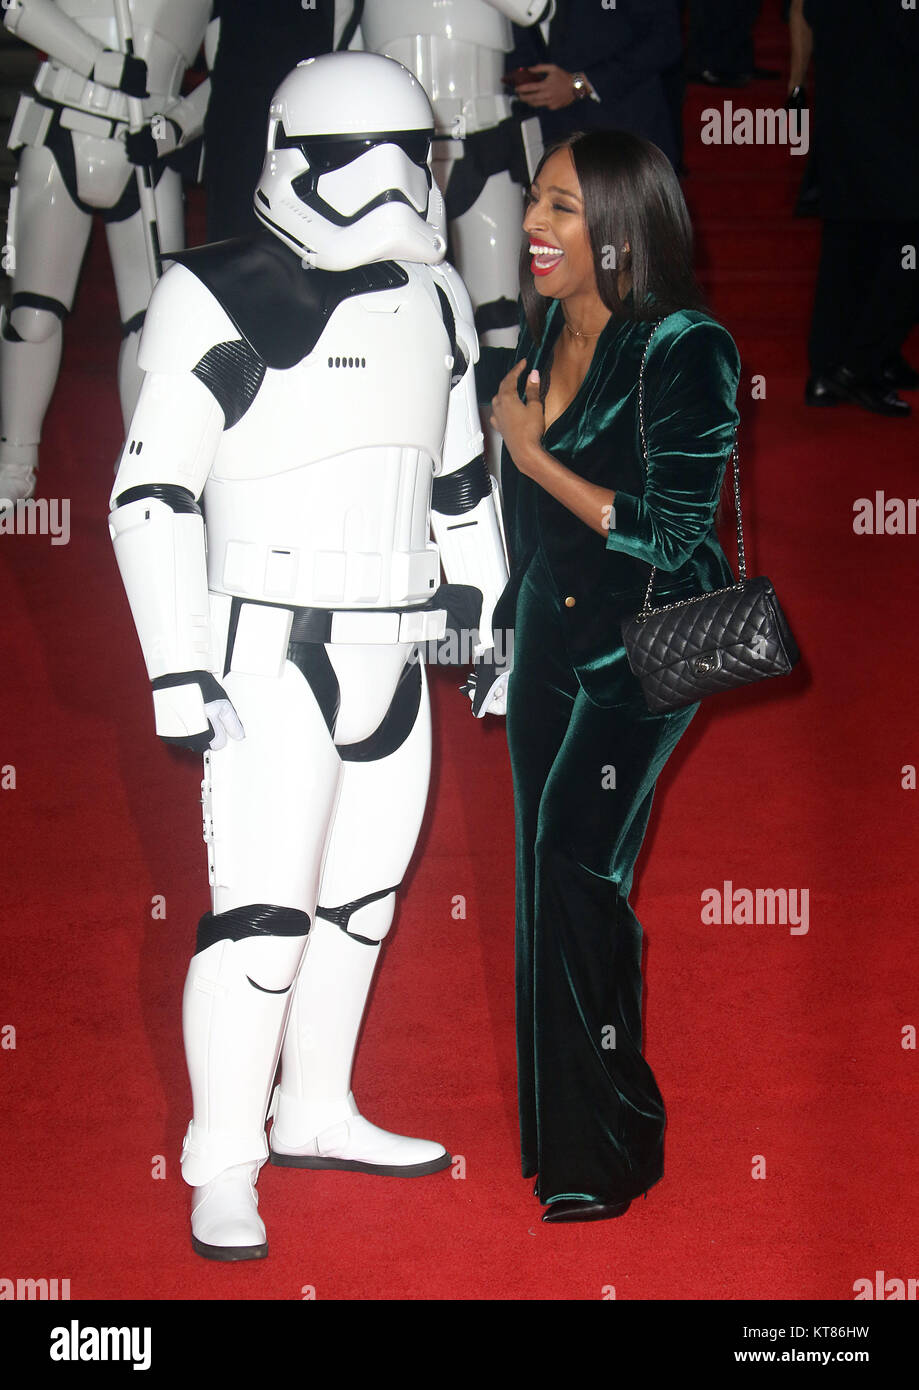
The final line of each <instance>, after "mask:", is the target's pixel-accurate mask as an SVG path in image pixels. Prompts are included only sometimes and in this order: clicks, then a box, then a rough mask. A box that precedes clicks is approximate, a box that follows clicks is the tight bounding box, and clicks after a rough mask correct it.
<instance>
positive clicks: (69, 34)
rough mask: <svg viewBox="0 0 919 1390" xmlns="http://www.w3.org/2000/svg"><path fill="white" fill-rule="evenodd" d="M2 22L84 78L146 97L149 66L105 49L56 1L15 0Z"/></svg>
mask: <svg viewBox="0 0 919 1390" xmlns="http://www.w3.org/2000/svg"><path fill="white" fill-rule="evenodd" d="M3 23H4V25H5V26H6V28H7V29H9V30H10V32H11V33H13V34H15V35H16V37H17V38H20V39H23V40H24V41H25V42H26V43H28V44H31V45H32V46H33V48H38V49H40V50H41V51H42V52H44V53H47V54H48V56H49V58H53V59H54V60H55V61H56V62H58V63H63V64H64V66H65V67H68V68H72V69H73V71H74V72H78V73H80V75H81V76H82V77H88V78H92V79H93V80H94V81H96V82H101V83H102V84H103V85H104V86H107V87H114V88H115V89H116V90H119V91H123V92H126V93H127V94H128V95H129V96H137V97H142V96H146V95H147V92H146V85H145V83H146V72H147V67H146V64H145V63H144V62H143V61H142V60H141V59H140V58H134V57H128V56H127V55H126V54H124V53H118V52H116V51H113V50H111V49H108V48H104V47H103V46H102V44H101V43H99V42H98V40H96V39H94V38H93V37H92V35H91V34H88V33H87V32H86V30H85V29H83V28H81V27H80V25H79V24H77V23H76V22H75V21H74V20H72V19H70V18H69V16H67V15H66V14H64V13H63V11H62V10H60V9H59V8H58V6H57V5H56V4H54V0H13V3H12V4H11V5H10V6H6V5H4V14H3Z"/></svg>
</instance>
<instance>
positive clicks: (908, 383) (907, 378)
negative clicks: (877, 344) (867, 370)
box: [881, 352, 919, 391]
mask: <svg viewBox="0 0 919 1390" xmlns="http://www.w3.org/2000/svg"><path fill="white" fill-rule="evenodd" d="M881 376H882V377H883V379H884V381H885V382H886V383H887V385H888V386H892V387H893V388H894V390H895V391H915V390H916V388H917V387H919V372H917V371H916V369H915V368H914V367H911V366H910V365H909V363H908V362H907V360H906V358H905V357H904V356H903V355H902V353H899V352H898V353H897V355H896V356H895V357H890V358H888V360H887V361H886V362H885V363H884V365H883V367H882V368H881Z"/></svg>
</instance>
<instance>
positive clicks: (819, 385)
mask: <svg viewBox="0 0 919 1390" xmlns="http://www.w3.org/2000/svg"><path fill="white" fill-rule="evenodd" d="M804 401H805V404H806V405H817V406H824V405H836V404H838V403H839V402H840V401H847V402H848V403H849V404H850V405H860V406H861V407H862V409H863V410H870V411H872V412H873V413H874V414H875V415H887V416H890V417H891V418H894V419H905V418H906V416H908V415H911V414H912V407H911V406H910V405H909V403H908V402H907V401H904V400H901V399H900V397H899V396H898V395H897V393H896V391H895V390H894V389H893V387H892V386H891V385H890V384H889V383H888V382H886V381H880V382H878V381H871V380H869V379H868V378H867V377H860V376H857V375H856V373H855V372H853V371H852V370H851V369H850V368H849V367H835V368H834V369H833V371H831V372H823V373H819V374H816V375H814V376H812V377H811V378H810V379H809V380H808V383H807V385H806V386H805V388H804Z"/></svg>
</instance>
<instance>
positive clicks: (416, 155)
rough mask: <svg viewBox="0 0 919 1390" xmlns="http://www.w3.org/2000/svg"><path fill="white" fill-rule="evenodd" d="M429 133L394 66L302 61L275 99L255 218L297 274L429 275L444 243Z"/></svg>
mask: <svg viewBox="0 0 919 1390" xmlns="http://www.w3.org/2000/svg"><path fill="white" fill-rule="evenodd" d="M433 132H434V117H433V114H432V112H431V106H430V103H429V101H428V99H427V96H426V95H425V91H424V88H423V87H422V86H421V84H420V82H418V80H417V78H415V77H414V76H413V75H412V73H410V72H409V71H408V69H407V68H404V67H403V66H402V64H401V63H397V62H396V61H395V60H394V59H392V58H383V57H381V56H380V55H379V54H376V53H363V52H356V53H352V52H346V53H326V54H323V55H322V56H321V57H318V58H309V59H307V60H306V62H303V63H299V64H298V65H297V67H296V68H295V69H294V71H293V72H291V73H288V75H287V77H285V79H284V81H283V82H282V83H281V85H280V87H279V88H278V90H277V91H276V92H275V94H274V98H273V100H272V103H271V111H270V120H269V125H268V152H267V154H266V156H265V164H264V167H263V169H262V175H261V178H260V179H259V182H258V186H257V188H256V190H255V200H254V202H255V211H256V214H257V216H258V217H259V219H260V220H261V221H262V222H263V223H264V224H265V226H266V227H268V228H269V229H270V231H272V232H274V234H275V236H277V237H280V239H281V240H282V241H283V242H284V243H285V245H287V246H289V247H290V248H291V250H292V251H296V253H297V254H298V255H299V256H300V258H301V259H302V261H303V264H304V265H306V266H311V267H312V266H315V267H317V268H319V269H322V270H350V269H351V268H352V267H353V266H358V265H367V264H369V263H370V262H372V261H383V260H390V259H392V260H405V261H421V262H424V263H426V264H428V265H435V264H436V263H437V262H438V261H441V260H443V257H444V253H445V251H446V237H445V235H444V225H445V220H444V208H443V199H442V197H441V195H440V190H439V189H438V188H437V185H436V184H435V183H434V180H433V176H432V174H431V168H430V160H431V137H432V135H433Z"/></svg>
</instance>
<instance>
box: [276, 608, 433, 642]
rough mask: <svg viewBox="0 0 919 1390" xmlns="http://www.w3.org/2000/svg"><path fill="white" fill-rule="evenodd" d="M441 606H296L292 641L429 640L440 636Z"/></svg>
mask: <svg viewBox="0 0 919 1390" xmlns="http://www.w3.org/2000/svg"><path fill="white" fill-rule="evenodd" d="M446 619H447V614H446V610H445V609H443V608H434V609H431V608H414V609H409V608H388V609H387V608H371V609H350V608H349V609H343V608H335V609H326V608H297V609H295V610H294V618H293V622H292V623H291V627H290V640H291V642H370V643H394V642H429V641H434V640H436V638H438V637H443V635H444V631H445V625H446Z"/></svg>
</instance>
